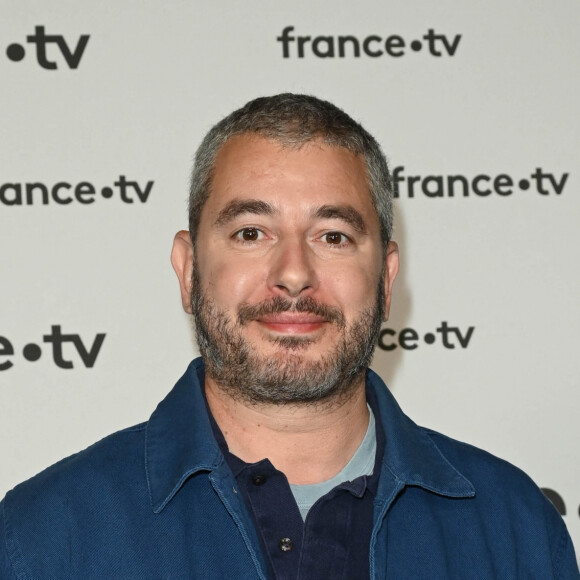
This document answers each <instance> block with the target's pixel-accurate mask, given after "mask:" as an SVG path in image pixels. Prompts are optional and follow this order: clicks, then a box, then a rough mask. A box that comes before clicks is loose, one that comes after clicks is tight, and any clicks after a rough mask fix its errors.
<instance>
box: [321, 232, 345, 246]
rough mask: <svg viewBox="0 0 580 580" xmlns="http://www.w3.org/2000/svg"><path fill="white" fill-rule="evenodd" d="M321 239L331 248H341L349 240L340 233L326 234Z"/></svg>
mask: <svg viewBox="0 0 580 580" xmlns="http://www.w3.org/2000/svg"><path fill="white" fill-rule="evenodd" d="M322 239H323V240H324V241H325V242H326V243H327V244H329V245H331V246H342V245H343V244H347V243H348V242H350V238H349V237H348V236H346V235H345V234H342V233H340V232H328V233H327V234H324V235H323V236H322Z"/></svg>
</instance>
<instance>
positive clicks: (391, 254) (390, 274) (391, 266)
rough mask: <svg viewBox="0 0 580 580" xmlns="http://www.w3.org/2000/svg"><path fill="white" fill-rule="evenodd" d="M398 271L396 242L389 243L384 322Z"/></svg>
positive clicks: (386, 265) (397, 247)
mask: <svg viewBox="0 0 580 580" xmlns="http://www.w3.org/2000/svg"><path fill="white" fill-rule="evenodd" d="M398 271H399V246H397V244H396V242H389V245H388V246H387V255H386V258H385V320H388V318H389V310H390V308H391V295H392V292H393V283H394V281H395V278H396V277H397V272H398Z"/></svg>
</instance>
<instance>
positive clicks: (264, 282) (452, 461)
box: [0, 94, 578, 580]
mask: <svg viewBox="0 0 580 580" xmlns="http://www.w3.org/2000/svg"><path fill="white" fill-rule="evenodd" d="M189 219H190V224H189V225H190V230H189V232H179V233H178V234H177V236H176V238H175V242H174V247H173V252H172V264H173V267H174V269H175V271H176V273H177V276H178V278H179V283H180V288H181V296H182V301H183V306H184V308H185V309H186V311H187V312H190V313H191V314H192V315H193V318H194V321H195V329H196V334H197V339H198V343H199V349H200V352H201V358H200V359H197V360H195V361H194V362H193V363H192V364H191V365H190V367H189V369H188V370H187V371H186V373H185V375H184V376H183V377H182V378H181V379H180V381H179V382H178V383H177V385H176V386H175V388H174V389H173V390H172V391H171V393H170V394H169V395H168V396H167V398H166V399H165V400H164V401H163V402H162V403H161V404H160V405H159V407H158V408H157V410H156V411H155V412H154V413H153V415H152V417H151V418H150V420H149V421H148V422H147V423H145V424H143V425H139V426H136V427H133V428H131V429H128V430H125V431H122V432H119V433H116V434H114V435H112V436H110V437H108V438H106V439H104V440H103V441H101V442H99V443H97V444H95V445H94V446H92V447H90V448H89V449H87V450H85V451H83V452H81V453H79V454H77V455H75V456H73V457H70V458H68V459H65V460H64V461H62V462H60V463H59V464H57V465H55V466H53V467H51V468H49V469H48V470H46V471H44V472H43V473H41V474H40V475H38V476H36V477H35V478H33V479H32V480H30V481H28V482H26V483H24V484H22V485H21V486H18V487H17V488H16V489H15V490H13V491H12V492H9V493H8V494H7V496H6V498H5V499H4V501H3V503H2V506H1V508H2V510H1V512H0V518H1V522H0V577H1V578H2V579H12V578H18V579H25V578H26V579H37V578H38V579H40V578H41V579H43V580H44V579H49V578H59V579H63V578H79V579H83V580H86V579H93V578H99V579H102V578H139V579H143V578H152V579H153V578H155V579H160V578H171V579H178V578H204V579H205V578H232V579H245V578H248V579H249V578H252V579H253V578H284V579H285V578H301V579H323V578H331V579H339V578H344V579H359V578H369V577H370V578H413V579H414V578H429V579H433V578H490V579H492V578H493V579H497V578H510V579H511V578H542V579H548V578H578V568H577V565H576V562H575V556H574V550H573V547H572V544H571V540H570V538H569V536H568V534H567V531H566V528H565V526H564V523H563V521H562V520H561V518H560V517H559V515H558V513H557V512H556V510H555V509H554V508H553V507H552V506H551V504H550V503H549V502H548V501H547V500H546V499H545V498H544V497H543V495H542V493H541V492H540V491H539V490H538V488H537V487H536V486H535V485H534V484H533V483H532V482H531V481H530V480H529V478H528V477H527V476H525V475H524V474H523V473H522V472H520V471H519V470H517V469H516V468H514V467H513V466H511V465H509V464H507V463H505V462H503V461H501V460H499V459H496V458H494V457H492V456H490V455H488V454H487V453H485V452H483V451H480V450H477V449H475V448H473V447H470V446H468V445H465V444H462V443H459V442H456V441H453V440H451V439H448V438H446V437H444V436H443V435H440V434H438V433H435V432H433V431H429V430H426V429H423V428H420V427H417V426H416V425H415V424H414V423H413V422H412V421H411V420H410V419H408V418H407V417H406V416H405V415H404V414H403V413H402V412H401V410H400V409H399V407H398V406H397V404H396V402H395V401H394V399H393V398H392V396H391V395H390V394H389V392H388V390H387V389H386V387H385V385H384V384H383V383H382V382H381V380H380V379H379V377H377V376H376V375H375V374H374V373H372V371H370V370H368V365H369V363H370V360H371V356H372V353H373V349H374V345H375V344H376V342H377V337H378V333H379V331H380V325H381V322H382V321H383V320H385V319H386V317H387V315H388V312H389V306H390V298H391V289H392V286H393V281H394V279H395V277H396V274H397V270H398V253H397V246H396V244H395V243H394V242H392V241H391V240H390V236H391V228H392V214H391V189H390V182H389V174H388V169H387V165H386V161H385V158H384V156H383V154H382V152H381V150H380V148H379V146H378V144H377V143H376V141H375V140H374V139H373V138H372V137H371V136H370V135H369V134H368V133H367V132H366V131H365V130H364V129H363V128H362V127H361V126H360V125H358V124H357V123H356V122H354V121H353V120H352V119H351V118H350V117H348V116H347V115H346V114H345V113H343V112H342V111H340V110H339V109H337V108H336V107H334V106H333V105H331V104H330V103H327V102H323V101H320V100H318V99H315V98H313V97H309V96H304V95H290V94H284V95H277V96H274V97H269V98H262V99H257V100H255V101H252V102H250V103H248V104H247V105H246V106H245V107H243V108H242V109H240V110H238V111H236V112H234V113H232V114H231V115H229V116H228V117H226V118H225V119H224V120H222V121H221V122H220V123H218V124H217V125H216V126H215V127H214V128H213V129H212V130H211V131H210V132H209V134H208V135H207V136H206V138H205V140H204V142H203V143H202V145H201V147H200V149H199V151H198V153H197V156H196V162H195V167H194V170H193V176H192V186H191V195H190V213H189Z"/></svg>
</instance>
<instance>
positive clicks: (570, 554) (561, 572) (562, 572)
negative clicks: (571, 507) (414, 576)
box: [546, 502, 580, 580]
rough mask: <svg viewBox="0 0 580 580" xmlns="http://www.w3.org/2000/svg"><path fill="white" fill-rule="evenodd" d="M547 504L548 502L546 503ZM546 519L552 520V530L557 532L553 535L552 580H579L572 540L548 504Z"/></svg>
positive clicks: (563, 524)
mask: <svg viewBox="0 0 580 580" xmlns="http://www.w3.org/2000/svg"><path fill="white" fill-rule="evenodd" d="M546 503H547V504H548V503H549V502H546ZM547 509H548V512H549V515H548V519H550V520H552V529H553V530H554V531H555V532H557V533H554V534H553V536H552V537H553V540H554V541H553V548H552V554H553V569H554V578H558V579H560V580H580V571H579V570H578V561H577V560H576V554H575V553H574V545H573V544H572V538H571V537H570V534H569V533H568V529H567V527H566V524H565V523H564V520H563V519H562V517H561V516H560V514H559V513H558V512H557V511H556V509H555V508H554V506H553V505H552V504H551V503H549V506H548V508H547Z"/></svg>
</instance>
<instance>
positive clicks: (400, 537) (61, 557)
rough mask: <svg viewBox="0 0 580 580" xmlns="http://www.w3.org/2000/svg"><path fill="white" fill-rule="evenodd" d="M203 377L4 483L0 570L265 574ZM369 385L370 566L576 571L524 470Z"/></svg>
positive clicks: (395, 573) (199, 367)
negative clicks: (380, 454)
mask: <svg viewBox="0 0 580 580" xmlns="http://www.w3.org/2000/svg"><path fill="white" fill-rule="evenodd" d="M199 377H203V364H202V362H201V360H200V359H197V360H195V361H194V362H193V363H192V364H191V365H190V367H189V368H188V370H187V372H186V373H185V375H184V376H183V377H182V378H181V379H180V380H179V382H178V383H177V384H176V386H175V388H174V389H173V390H172V391H171V392H170V393H169V395H168V396H167V397H166V398H165V400H164V401H162V402H161V403H160V405H159V406H158V408H157V410H156V411H155V412H154V413H153V415H152V416H151V418H150V420H149V421H148V422H147V423H144V424H142V425H138V426H136V427H132V428H130V429H126V430H124V431H120V432H118V433H115V434H113V435H111V436H109V437H107V438H105V439H103V440H102V441H100V442H98V443H96V444H95V445H93V446H91V447H89V448H88V449H86V450H85V451H82V452H81V453H78V454H76V455H73V456H72V457H69V458H67V459H64V460H63V461H61V462H59V463H57V464H56V465H53V466H52V467H50V468H48V469H47V470H45V471H43V472H42V473H40V474H39V475H37V476H36V477H34V478H32V479H31V480H29V481H27V482H25V483H23V484H21V485H19V486H17V487H16V488H15V489H14V490H12V491H10V492H9V493H8V494H7V495H6V497H5V498H4V500H3V501H2V503H1V504H0V579H1V580H12V579H18V580H25V579H26V580H32V579H34V580H52V579H54V580H65V579H71V580H72V579H75V580H93V579H94V580H97V579H98V580H103V579H104V578H107V579H109V578H111V579H112V578H120V579H124V580H128V579H139V580H146V579H155V580H161V579H167V580H169V579H171V580H178V579H186V578H187V579H191V578H200V579H204V580H206V579H214V578H215V579H218V578H219V579H224V578H225V579H235V580H243V579H258V578H260V579H263V578H265V574H264V570H265V569H266V568H265V566H264V562H263V557H262V554H261V553H260V550H259V545H260V544H259V541H258V538H257V536H256V531H255V529H254V526H253V524H252V521H251V519H250V517H249V515H248V512H247V510H246V508H245V505H244V502H243V499H242V497H241V494H240V493H239V492H238V490H237V489H236V481H235V479H234V478H233V476H232V474H231V471H230V470H229V468H228V466H227V465H226V463H225V462H224V458H223V456H222V454H221V452H220V450H219V448H218V446H217V444H216V441H215V439H214V437H213V434H212V431H211V427H210V423H209V420H208V417H207V413H206V410H205V406H204V402H203V398H202V394H201V391H200V384H199V380H200V379H199ZM367 388H369V389H374V390H375V391H376V395H377V399H378V403H379V409H380V417H379V420H380V421H381V423H382V425H383V428H384V431H385V435H386V441H387V447H386V452H385V456H384V459H383V462H382V471H381V475H380V481H379V490H378V494H377V497H376V503H375V508H374V528H373V532H372V537H371V547H370V554H369V563H370V571H371V577H372V578H390V579H401V578H403V579H423V578H425V579H429V580H435V579H438V578H441V579H454V578H461V579H464V578H465V579H473V578H477V579H483V578H489V579H494V580H498V579H510V580H511V579H514V578H539V579H542V580H548V579H550V578H565V579H573V578H579V574H578V567H577V564H576V560H575V556H574V549H573V547H572V543H571V540H570V537H569V535H568V533H567V531H566V527H565V525H564V523H563V521H562V519H561V518H560V516H559V514H558V513H557V511H556V510H555V509H554V508H553V507H552V505H551V504H550V503H549V502H548V501H547V500H546V499H545V498H544V496H543V494H542V493H541V492H540V490H539V489H538V488H537V487H536V486H535V485H534V483H532V481H531V480H530V479H529V478H528V477H527V476H526V475H525V474H524V473H522V472H521V471H520V470H518V469H517V468H515V467H513V466H512V465H510V464H508V463H506V462H505V461H502V460H499V459H497V458H495V457H493V456H491V455H489V454H488V453H485V452H484V451H481V450H479V449H476V448H474V447H471V446H469V445H466V444H464V443H459V442H457V441H454V440H451V439H449V438H447V437H445V436H443V435H440V434H438V433H435V432H433V431H429V430H426V429H423V428H421V427H418V426H417V425H415V424H414V423H413V422H412V421H411V420H410V419H409V418H408V417H406V416H405V415H404V414H403V413H402V411H401V410H400V408H399V406H398V405H397V403H396V402H395V400H394V399H393V397H392V395H391V394H390V393H389V391H388V390H387V389H386V387H385V385H384V383H383V382H382V381H381V380H380V378H379V377H378V376H377V375H375V374H374V373H373V372H372V371H369V373H368V378H367ZM309 580H314V579H309ZM316 580H320V579H316ZM333 580H335V579H333Z"/></svg>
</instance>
